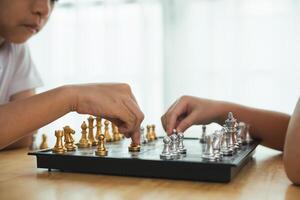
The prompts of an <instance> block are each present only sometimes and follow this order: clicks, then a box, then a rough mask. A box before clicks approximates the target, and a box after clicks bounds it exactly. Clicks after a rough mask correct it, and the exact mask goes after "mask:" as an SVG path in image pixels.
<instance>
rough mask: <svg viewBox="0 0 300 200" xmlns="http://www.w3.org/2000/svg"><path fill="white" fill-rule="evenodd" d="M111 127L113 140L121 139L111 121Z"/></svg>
mask: <svg viewBox="0 0 300 200" xmlns="http://www.w3.org/2000/svg"><path fill="white" fill-rule="evenodd" d="M111 129H112V133H113V140H114V141H119V140H121V136H120V133H119V130H118V127H117V126H116V125H115V124H114V123H111Z"/></svg>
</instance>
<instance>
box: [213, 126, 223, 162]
mask: <svg viewBox="0 0 300 200" xmlns="http://www.w3.org/2000/svg"><path fill="white" fill-rule="evenodd" d="M219 132H220V131H215V133H214V134H213V135H212V146H213V150H214V154H215V157H216V159H218V160H219V159H221V158H222V156H223V154H222V152H221V140H222V134H220V133H219Z"/></svg>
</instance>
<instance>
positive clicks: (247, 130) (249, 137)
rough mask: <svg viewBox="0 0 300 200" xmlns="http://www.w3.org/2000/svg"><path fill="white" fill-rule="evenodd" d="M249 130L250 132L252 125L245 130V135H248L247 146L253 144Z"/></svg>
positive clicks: (246, 138)
mask: <svg viewBox="0 0 300 200" xmlns="http://www.w3.org/2000/svg"><path fill="white" fill-rule="evenodd" d="M249 130H250V125H249V124H246V130H245V134H246V137H245V143H246V144H251V143H252V142H253V139H252V138H251V136H250V132H249Z"/></svg>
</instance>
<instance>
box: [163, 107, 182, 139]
mask: <svg viewBox="0 0 300 200" xmlns="http://www.w3.org/2000/svg"><path fill="white" fill-rule="evenodd" d="M186 111H187V104H186V102H185V101H179V102H178V103H177V104H176V105H175V106H174V107H173V108H172V109H170V111H169V112H168V113H167V114H166V121H165V123H166V127H167V133H168V134H170V133H172V130H173V129H174V128H176V127H175V125H176V121H177V119H178V117H179V116H181V115H182V114H184V113H186Z"/></svg>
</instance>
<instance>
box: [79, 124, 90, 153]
mask: <svg viewBox="0 0 300 200" xmlns="http://www.w3.org/2000/svg"><path fill="white" fill-rule="evenodd" d="M86 129H87V125H86V123H85V121H84V122H83V123H82V124H81V134H82V135H81V139H80V140H79V143H78V147H79V148H89V147H90V146H91V143H90V141H89V140H88V139H87V131H86Z"/></svg>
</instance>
